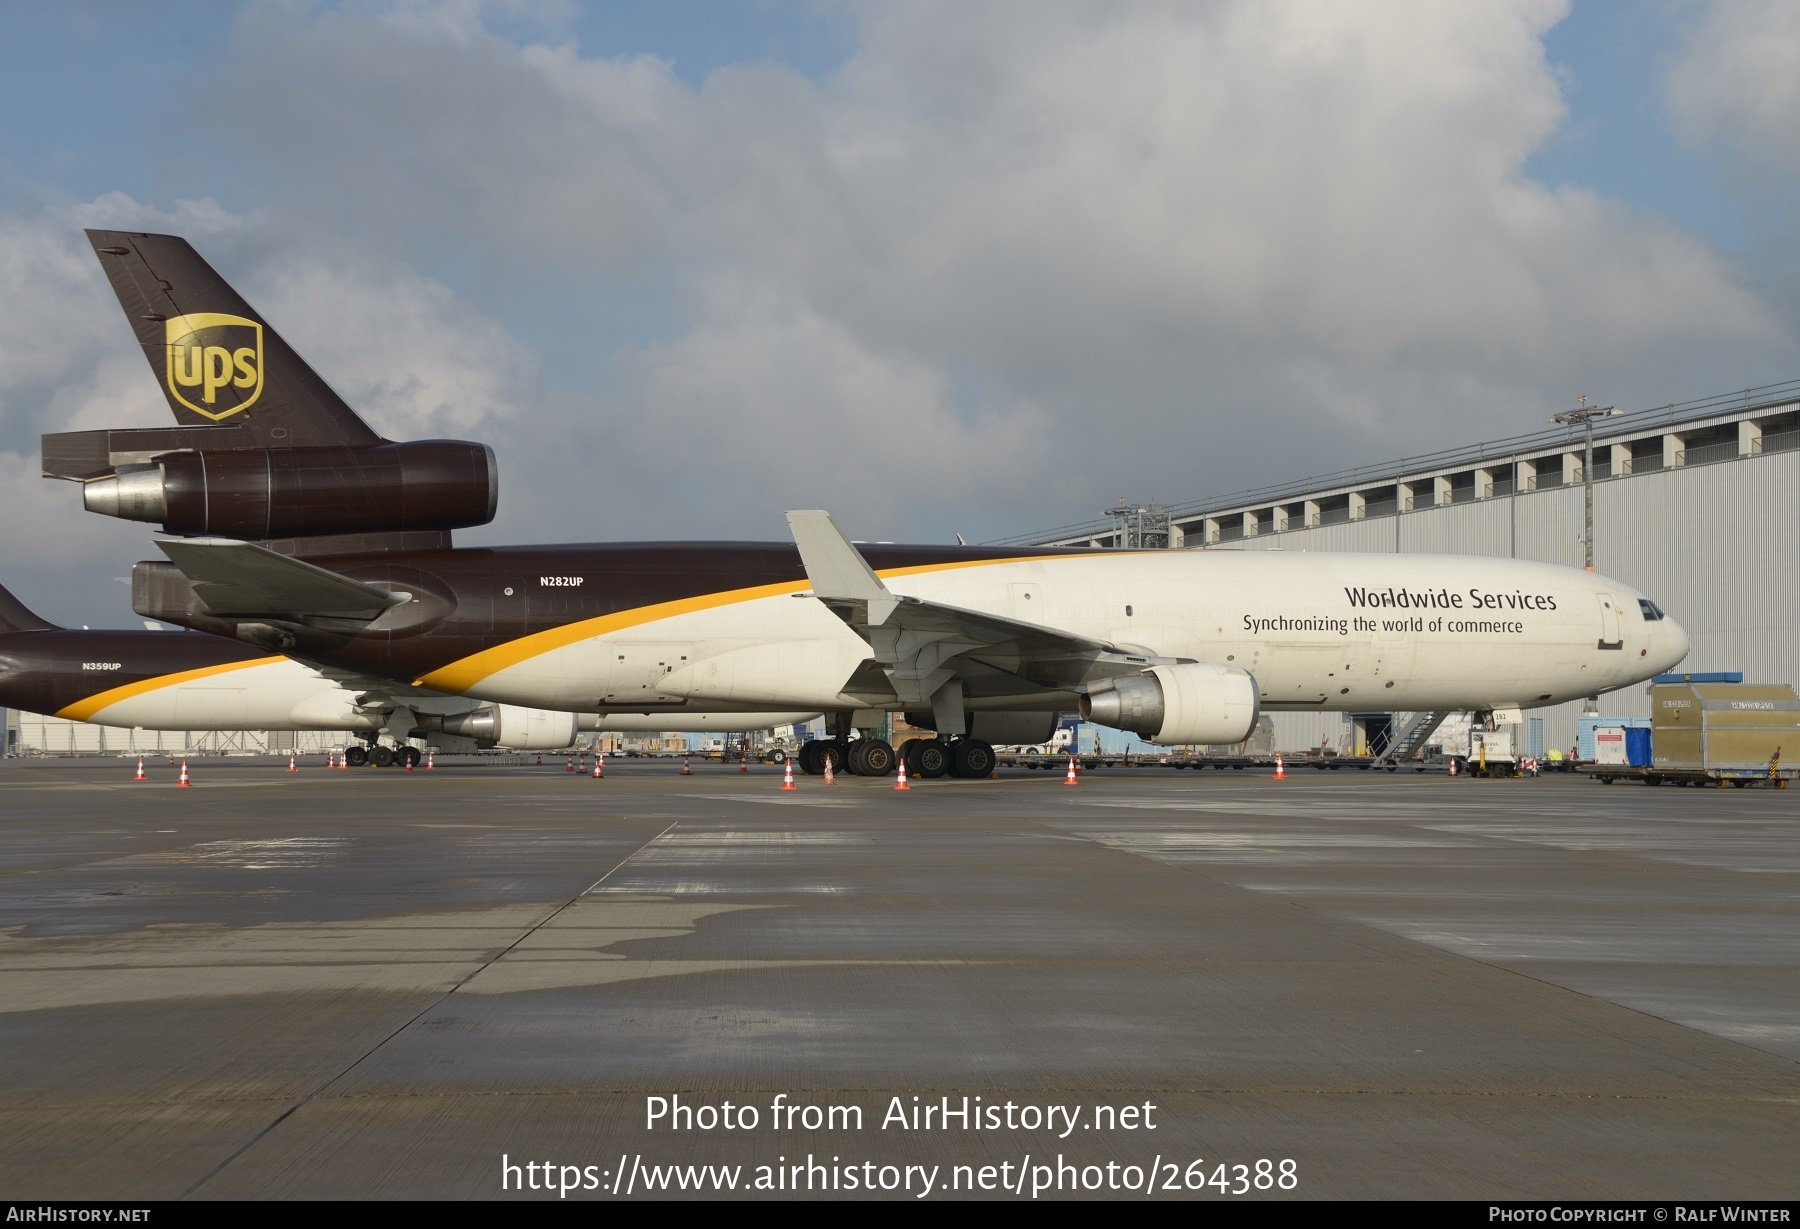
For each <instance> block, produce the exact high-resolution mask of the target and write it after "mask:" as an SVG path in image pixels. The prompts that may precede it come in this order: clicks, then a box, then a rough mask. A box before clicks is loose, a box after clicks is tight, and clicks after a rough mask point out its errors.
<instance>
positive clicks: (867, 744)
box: [850, 738, 899, 777]
mask: <svg viewBox="0 0 1800 1229" xmlns="http://www.w3.org/2000/svg"><path fill="white" fill-rule="evenodd" d="M898 761H899V757H898V756H896V755H895V754H894V748H893V747H891V746H890V745H888V744H887V743H885V742H883V741H882V740H881V739H879V738H865V739H863V740H861V741H860V742H857V743H855V744H853V745H852V746H851V748H850V771H851V772H853V773H855V774H856V775H857V776H859V777H885V776H887V775H888V774H889V773H890V772H892V771H894V765H895V764H896V763H897V762H898Z"/></svg>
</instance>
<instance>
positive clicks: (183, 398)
mask: <svg viewBox="0 0 1800 1229" xmlns="http://www.w3.org/2000/svg"><path fill="white" fill-rule="evenodd" d="M163 329H164V332H163V337H164V339H165V341H166V342H167V343H168V363H167V365H168V370H169V377H168V378H169V394H170V396H172V397H174V398H175V400H177V401H179V402H180V403H181V404H182V405H184V406H186V407H187V408H188V409H190V410H192V411H194V413H196V414H200V415H203V416H205V417H207V418H210V419H213V420H214V421H215V422H216V421H218V420H219V419H221V418H229V417H231V416H232V415H233V414H237V413H240V412H242V411H244V410H247V409H249V408H250V407H251V406H252V405H254V404H256V399H257V398H258V397H260V396H262V389H263V330H262V325H260V324H258V323H256V321H254V320H245V319H244V318H243V317H242V316H227V315H225V314H223V313H221V312H195V313H194V314H192V315H187V316H176V317H174V318H173V319H171V320H168V321H166V322H165V323H164V326H163Z"/></svg>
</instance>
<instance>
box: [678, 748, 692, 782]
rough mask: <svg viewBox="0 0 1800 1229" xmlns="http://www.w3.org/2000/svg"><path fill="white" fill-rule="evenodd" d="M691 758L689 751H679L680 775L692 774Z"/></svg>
mask: <svg viewBox="0 0 1800 1229" xmlns="http://www.w3.org/2000/svg"><path fill="white" fill-rule="evenodd" d="M693 758H694V757H693V755H692V754H691V753H689V752H686V751H683V752H682V753H681V775H682V776H684V777H691V776H693V775H694V764H693Z"/></svg>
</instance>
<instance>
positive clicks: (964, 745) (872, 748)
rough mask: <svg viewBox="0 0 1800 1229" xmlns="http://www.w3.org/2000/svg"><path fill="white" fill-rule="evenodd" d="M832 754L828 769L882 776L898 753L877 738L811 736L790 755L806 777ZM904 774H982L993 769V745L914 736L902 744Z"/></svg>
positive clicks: (821, 769)
mask: <svg viewBox="0 0 1800 1229" xmlns="http://www.w3.org/2000/svg"><path fill="white" fill-rule="evenodd" d="M826 756H831V757H832V772H833V773H834V774H835V773H840V772H844V771H848V772H850V773H851V774H852V775H854V776H859V777H885V776H888V775H890V774H891V773H893V771H894V768H895V766H896V765H897V764H898V763H899V761H900V759H901V756H900V755H898V754H896V753H895V751H894V748H893V747H892V746H891V745H890V744H889V743H888V742H887V741H886V740H885V739H880V738H859V739H856V740H854V741H851V742H840V741H838V740H837V739H823V738H822V739H815V740H814V741H812V742H809V743H805V744H803V745H802V746H801V748H800V750H799V752H798V753H797V754H796V755H795V756H794V762H795V763H796V764H797V765H798V766H799V768H800V771H801V772H803V773H806V774H807V775H808V776H814V777H816V776H821V775H823V774H824V772H825V757H826ZM904 758H905V760H906V775H907V776H908V777H919V778H922V779H924V780H927V781H931V780H936V779H937V778H939V777H967V778H979V777H986V776H989V775H990V774H992V773H993V771H994V748H993V745H992V744H991V743H989V742H987V741H986V740H984V739H980V738H955V739H944V738H917V739H914V740H913V741H911V742H909V743H907V744H906V749H905V755H904Z"/></svg>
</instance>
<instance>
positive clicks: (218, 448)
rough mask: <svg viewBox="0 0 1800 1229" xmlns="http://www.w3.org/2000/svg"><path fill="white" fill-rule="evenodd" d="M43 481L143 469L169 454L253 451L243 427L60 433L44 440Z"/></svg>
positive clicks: (253, 444)
mask: <svg viewBox="0 0 1800 1229" xmlns="http://www.w3.org/2000/svg"><path fill="white" fill-rule="evenodd" d="M42 443H43V450H44V463H43V471H44V477H46V478H65V479H68V480H70V481H73V482H86V481H87V480H88V479H90V478H103V477H105V476H106V475H108V474H114V473H117V472H118V469H119V466H121V465H143V464H146V463H148V462H149V461H151V460H152V459H154V458H156V457H160V456H165V455H167V454H168V453H171V452H198V451H199V450H201V449H202V448H206V449H211V450H212V451H214V452H223V451H231V450H237V449H246V448H254V447H256V444H255V442H254V437H253V436H252V435H251V434H250V432H249V430H248V429H247V428H245V427H241V426H239V427H228V426H223V425H220V426H216V427H121V428H117V429H114V430H110V431H107V430H101V431H59V432H56V433H55V434H52V435H46V436H44V437H43V440H42Z"/></svg>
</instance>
